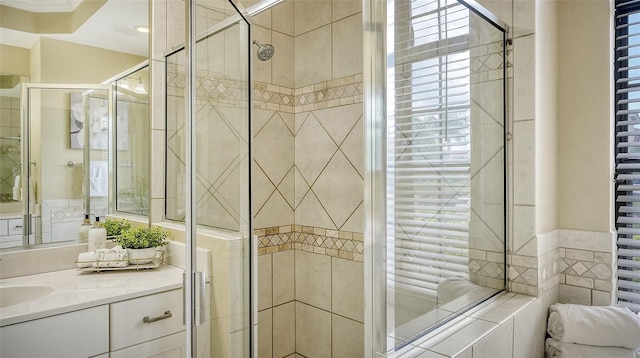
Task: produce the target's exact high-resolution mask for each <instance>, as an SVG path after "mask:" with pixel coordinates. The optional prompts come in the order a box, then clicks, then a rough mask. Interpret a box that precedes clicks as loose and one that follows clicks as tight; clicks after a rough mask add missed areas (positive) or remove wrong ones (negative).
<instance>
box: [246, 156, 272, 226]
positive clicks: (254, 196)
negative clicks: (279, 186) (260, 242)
mask: <svg viewBox="0 0 640 358" xmlns="http://www.w3.org/2000/svg"><path fill="white" fill-rule="evenodd" d="M252 174H253V175H252V178H251V179H252V180H251V181H252V183H251V184H252V187H251V189H252V191H251V200H252V201H253V203H252V204H253V207H252V209H253V212H254V214H253V215H254V216H255V215H256V213H257V212H259V211H260V209H262V207H263V206H264V204H265V203H266V202H267V199H269V197H270V196H271V194H273V192H274V191H275V190H276V187H275V186H274V185H273V183H271V181H270V180H269V178H268V177H267V175H266V174H265V173H264V172H263V171H262V169H260V167H259V166H257V165H256V164H255V161H254V165H253V171H252ZM255 227H256V228H259V227H261V226H255Z"/></svg>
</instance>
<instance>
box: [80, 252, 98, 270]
mask: <svg viewBox="0 0 640 358" xmlns="http://www.w3.org/2000/svg"><path fill="white" fill-rule="evenodd" d="M95 260H96V253H95V251H89V252H83V253H81V254H80V255H78V261H77V262H76V265H78V267H79V268H85V267H91V265H93V263H94V262H95Z"/></svg>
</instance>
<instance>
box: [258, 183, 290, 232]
mask: <svg viewBox="0 0 640 358" xmlns="http://www.w3.org/2000/svg"><path fill="white" fill-rule="evenodd" d="M254 219H255V221H254V225H255V227H256V228H262V227H273V226H284V225H291V223H292V222H293V220H294V212H293V209H292V208H291V206H289V204H288V203H287V201H286V200H285V199H284V197H282V195H281V194H280V193H279V192H278V191H275V192H274V193H273V195H271V197H269V199H268V200H267V202H266V203H265V204H264V206H263V207H262V209H260V211H258V213H257V214H256V215H255V218H254Z"/></svg>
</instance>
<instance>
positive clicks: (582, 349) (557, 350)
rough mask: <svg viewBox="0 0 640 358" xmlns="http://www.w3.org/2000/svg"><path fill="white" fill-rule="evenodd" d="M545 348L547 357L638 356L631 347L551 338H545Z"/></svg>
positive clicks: (631, 357) (639, 356)
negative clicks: (595, 344) (590, 344)
mask: <svg viewBox="0 0 640 358" xmlns="http://www.w3.org/2000/svg"><path fill="white" fill-rule="evenodd" d="M545 350H546V352H547V355H546V357H547V358H589V357H591V358H640V352H638V351H633V350H632V349H627V348H620V347H597V346H588V345H583V344H573V343H562V342H560V341H557V340H555V339H553V338H547V341H546V342H545Z"/></svg>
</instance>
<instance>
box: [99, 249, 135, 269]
mask: <svg viewBox="0 0 640 358" xmlns="http://www.w3.org/2000/svg"><path fill="white" fill-rule="evenodd" d="M128 265H129V254H128V253H127V250H126V249H123V248H122V246H116V247H114V248H111V249H97V250H96V261H95V263H94V265H93V266H94V267H126V266H128Z"/></svg>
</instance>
